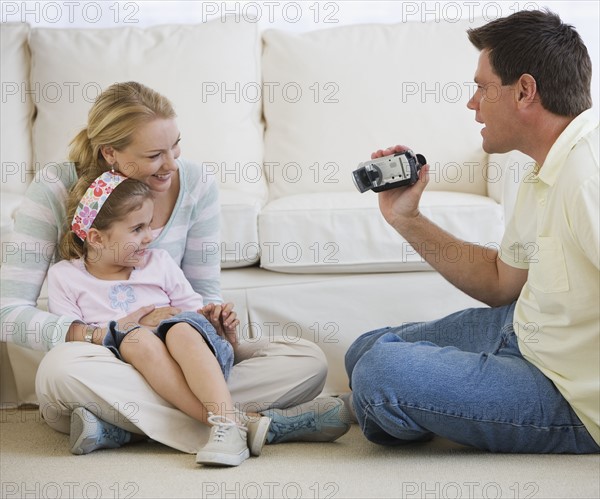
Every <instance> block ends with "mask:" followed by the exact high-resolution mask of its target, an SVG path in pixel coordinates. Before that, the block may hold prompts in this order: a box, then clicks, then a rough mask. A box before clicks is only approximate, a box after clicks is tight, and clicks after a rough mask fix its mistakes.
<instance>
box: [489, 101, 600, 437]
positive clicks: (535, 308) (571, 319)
mask: <svg viewBox="0 0 600 499" xmlns="http://www.w3.org/2000/svg"><path fill="white" fill-rule="evenodd" d="M599 141H600V136H599V133H598V121H597V119H596V118H595V116H594V115H593V114H592V112H591V111H590V110H588V111H585V112H584V113H582V114H580V115H579V116H577V118H575V119H574V120H573V121H572V122H571V123H570V124H569V126H568V127H567V128H566V129H565V130H564V132H563V133H562V134H561V135H560V137H559V138H558V139H557V141H556V142H555V143H554V145H553V146H552V148H551V149H550V152H549V153H548V156H547V157H546V160H545V161H544V164H543V165H542V167H541V168H539V169H538V168H536V170H534V172H532V173H531V174H530V175H528V176H527V177H526V178H524V179H523V181H522V184H521V186H520V188H519V193H518V195H517V201H516V204H515V210H514V212H513V213H514V214H513V217H512V219H511V220H510V222H509V224H508V227H507V229H506V232H505V234H504V238H503V240H502V245H501V248H500V250H501V253H500V258H501V259H502V261H503V262H505V263H506V264H508V265H511V266H513V267H517V268H521V269H529V273H528V276H527V282H526V283H525V286H524V287H523V290H522V291H521V295H520V296H519V299H518V300H517V304H516V307H515V315H514V328H515V333H516V334H517V337H518V338H519V348H520V350H521V353H522V354H523V357H525V359H527V360H528V361H529V362H531V363H532V364H533V365H534V366H536V367H537V368H538V369H540V370H541V371H542V372H543V373H544V375H546V376H547V377H548V378H549V379H550V380H552V382H553V383H554V384H555V385H556V387H557V388H558V390H560V392H561V393H562V395H563V396H564V397H565V399H566V400H567V401H568V402H569V404H570V405H571V407H572V408H573V410H574V411H575V412H576V414H577V415H578V416H579V418H580V419H581V421H582V422H583V424H584V425H585V427H586V428H587V429H588V431H589V432H590V434H591V435H592V437H593V438H594V440H595V441H596V443H598V444H599V445H600V341H599V340H600V271H599V266H600V262H599V260H600V254H599V253H600V251H599V246H600V243H599V226H600V215H599V213H600V202H599V198H600V194H599V188H598V171H599V168H598V149H599V145H598V144H599Z"/></svg>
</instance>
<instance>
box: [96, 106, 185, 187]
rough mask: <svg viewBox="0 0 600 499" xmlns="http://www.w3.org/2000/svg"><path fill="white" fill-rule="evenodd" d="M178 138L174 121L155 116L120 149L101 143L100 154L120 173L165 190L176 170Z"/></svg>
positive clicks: (169, 185) (178, 153)
mask: <svg viewBox="0 0 600 499" xmlns="http://www.w3.org/2000/svg"><path fill="white" fill-rule="evenodd" d="M179 141H180V134H179V129H178V128H177V124H176V123H175V120H174V119H162V118H157V119H155V120H153V121H150V122H149V123H146V124H144V125H142V126H141V127H140V128H139V129H138V130H137V131H136V132H135V133H134V134H133V141H132V142H131V144H129V145H128V146H127V147H125V148H124V149H122V150H121V151H117V150H116V149H114V148H113V147H111V146H104V147H103V148H102V154H103V155H104V158H105V159H106V161H107V162H108V163H109V164H110V165H113V166H114V168H115V170H118V171H119V172H121V173H122V174H123V175H125V176H127V177H131V178H134V179H136V180H140V181H142V182H144V183H145V184H146V185H148V187H150V189H151V190H152V191H154V192H156V193H161V192H167V191H168V190H169V187H171V182H172V177H173V175H174V174H175V173H176V172H177V169H178V166H177V163H176V162H175V160H176V159H177V158H178V157H179V155H180V153H181V151H180V147H179Z"/></svg>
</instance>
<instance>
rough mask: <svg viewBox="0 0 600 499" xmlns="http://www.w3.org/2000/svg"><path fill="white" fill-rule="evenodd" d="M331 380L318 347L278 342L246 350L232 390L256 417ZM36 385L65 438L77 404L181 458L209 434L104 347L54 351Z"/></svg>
mask: <svg viewBox="0 0 600 499" xmlns="http://www.w3.org/2000/svg"><path fill="white" fill-rule="evenodd" d="M326 376H327V361H326V359H325V355H324V354H323V352H322V351H321V349H320V348H319V347H318V346H317V345H315V344H314V343H311V342H309V341H307V340H302V339H298V340H294V341H288V340H285V339H284V338H280V337H276V338H264V339H262V340H260V341H256V342H246V343H243V344H241V345H240V346H239V348H238V349H237V351H236V358H235V364H234V366H233V369H232V370H231V374H230V376H229V380H228V382H227V384H228V386H229V390H230V392H231V396H232V399H233V402H234V403H235V404H236V405H237V406H239V408H240V409H241V410H244V411H246V412H258V411H263V410H265V409H268V408H269V407H281V408H287V407H293V406H295V405H298V404H301V403H303V402H307V401H309V400H312V399H313V398H315V397H316V396H317V395H319V393H321V391H322V389H323V386H324V384H325V378H326ZM35 387H36V393H37V397H38V400H39V403H40V412H41V414H42V417H43V418H44V420H45V421H46V422H47V423H48V425H50V426H51V427H52V428H54V429H55V430H57V431H60V432H63V433H69V428H70V419H71V418H70V416H71V411H72V410H73V409H75V408H76V407H79V406H84V407H86V408H87V409H88V410H90V411H91V412H93V413H94V414H96V415H97V416H98V417H99V418H101V419H103V420H104V421H107V422H110V423H113V424H115V425H117V426H119V427H121V428H124V429H126V430H128V431H131V432H134V433H138V434H144V435H147V436H148V437H150V438H152V439H153V440H156V441H157V442H161V443H163V444H165V445H168V446H169V447H173V448H175V449H178V450H181V451H183V452H189V453H196V452H197V451H198V450H199V449H200V448H201V447H202V446H203V445H204V444H205V443H206V441H207V438H208V435H209V432H210V428H209V427H208V426H207V425H205V424H203V423H200V422H199V421H197V420H195V419H193V418H191V417H190V416H187V415H186V414H184V413H183V412H181V411H180V410H178V409H176V408H175V407H173V406H172V405H171V404H170V403H168V402H166V401H165V400H163V399H162V398H161V397H160V396H159V395H157V394H156V393H155V392H154V391H153V390H152V388H151V387H150V385H148V383H147V382H146V380H145V379H144V378H143V377H142V375H141V374H140V373H139V372H138V371H137V370H136V369H135V368H134V367H132V366H131V365H130V364H127V363H125V362H122V361H121V360H119V359H117V358H116V357H115V356H114V355H113V354H112V353H111V352H110V351H109V350H108V349H107V348H105V347H102V346H98V345H91V344H89V343H84V342H70V343H65V344H62V345H59V346H57V347H55V348H53V349H52V350H51V351H50V352H48V354H46V356H45V357H44V358H43V360H42V362H41V364H40V366H39V368H38V371H37V376H36V380H35Z"/></svg>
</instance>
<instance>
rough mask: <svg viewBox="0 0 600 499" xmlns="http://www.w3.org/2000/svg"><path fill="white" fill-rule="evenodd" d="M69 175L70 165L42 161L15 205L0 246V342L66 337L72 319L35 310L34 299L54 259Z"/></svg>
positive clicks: (35, 343) (45, 342)
mask: <svg viewBox="0 0 600 499" xmlns="http://www.w3.org/2000/svg"><path fill="white" fill-rule="evenodd" d="M75 180H76V174H75V168H74V166H73V165H72V164H69V163H63V164H51V165H48V166H47V167H45V168H44V169H43V170H41V171H40V172H38V174H37V175H36V176H35V178H34V180H33V181H32V183H31V185H30V186H29V188H28V189H27V192H26V194H25V199H24V201H23V203H22V204H21V206H20V207H19V209H18V210H17V213H16V216H15V226H14V231H13V233H12V234H11V236H10V239H11V241H10V242H5V243H4V245H3V246H4V247H3V250H2V268H1V270H0V280H1V283H2V306H1V309H0V322H1V340H2V341H6V342H12V343H16V344H18V345H21V346H24V347H27V348H32V349H35V350H50V349H51V348H52V347H53V346H55V345H57V344H60V343H62V342H63V341H64V340H65V338H66V336H67V333H68V331H69V329H70V327H71V324H72V322H73V318H71V317H67V316H60V315H55V314H50V313H48V312H45V311H42V310H40V309H39V308H37V300H38V298H39V296H40V292H41V289H42V285H43V283H44V280H45V278H46V274H47V272H48V267H49V266H50V264H51V263H52V262H53V261H54V260H55V258H56V248H57V244H58V241H59V239H60V237H61V234H62V224H63V221H64V220H65V216H66V213H65V211H66V210H65V206H66V199H67V192H68V189H70V187H71V185H72V183H74V182H75Z"/></svg>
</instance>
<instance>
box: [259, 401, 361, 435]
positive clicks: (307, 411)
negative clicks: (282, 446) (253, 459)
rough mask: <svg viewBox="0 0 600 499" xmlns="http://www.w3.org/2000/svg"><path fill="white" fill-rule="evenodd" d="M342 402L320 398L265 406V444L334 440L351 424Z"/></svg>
mask: <svg viewBox="0 0 600 499" xmlns="http://www.w3.org/2000/svg"><path fill="white" fill-rule="evenodd" d="M346 411H347V409H346V408H345V406H344V402H343V401H341V400H340V399H339V398H334V397H322V398H316V399H314V400H311V401H310V402H305V403H304V404H300V405H297V406H295V407H290V408H288V409H268V410H266V411H263V412H262V413H261V414H263V415H264V416H268V417H270V418H271V419H272V421H271V426H270V428H269V433H268V435H267V443H268V444H277V443H281V442H333V441H334V440H337V439H338V438H340V437H341V436H342V435H343V434H345V433H346V432H347V431H348V430H349V429H350V425H349V424H348V423H346V422H345V421H347V418H348V415H347V414H346Z"/></svg>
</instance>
